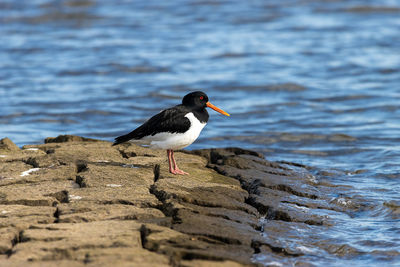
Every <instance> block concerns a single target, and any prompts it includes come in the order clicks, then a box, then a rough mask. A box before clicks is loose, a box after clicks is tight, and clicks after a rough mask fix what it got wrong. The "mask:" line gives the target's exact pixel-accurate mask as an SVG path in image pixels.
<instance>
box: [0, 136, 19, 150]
mask: <svg viewBox="0 0 400 267" xmlns="http://www.w3.org/2000/svg"><path fill="white" fill-rule="evenodd" d="M2 150H6V151H7V150H9V151H18V150H20V148H19V147H18V146H17V145H16V144H14V143H13V142H12V141H11V140H10V139H8V138H7V137H6V138H3V139H1V140H0V151H2Z"/></svg>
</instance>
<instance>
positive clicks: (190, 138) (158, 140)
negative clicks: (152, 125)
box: [143, 112, 207, 149]
mask: <svg viewBox="0 0 400 267" xmlns="http://www.w3.org/2000/svg"><path fill="white" fill-rule="evenodd" d="M185 117H186V118H188V119H189V121H190V128H189V129H188V130H187V131H186V132H184V133H158V134H155V135H153V136H148V137H145V138H143V139H144V140H147V141H149V145H150V147H151V148H160V149H182V148H184V147H187V146H189V145H191V144H192V143H193V142H194V141H195V140H196V139H197V137H199V135H200V132H201V130H203V128H204V126H206V124H207V123H201V122H200V121H199V120H198V119H197V118H196V117H195V116H194V115H193V113H192V112H190V113H188V114H186V115H185Z"/></svg>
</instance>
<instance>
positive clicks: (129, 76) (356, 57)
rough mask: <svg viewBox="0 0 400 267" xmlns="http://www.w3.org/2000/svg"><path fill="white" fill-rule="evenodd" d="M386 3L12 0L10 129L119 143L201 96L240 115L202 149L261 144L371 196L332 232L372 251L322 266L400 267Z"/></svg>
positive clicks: (329, 234)
mask: <svg viewBox="0 0 400 267" xmlns="http://www.w3.org/2000/svg"><path fill="white" fill-rule="evenodd" d="M378 2H379V3H378ZM378 2H377V1H356V0H354V1H344V0H342V1H341V0H337V1H319V0H314V1H312V0H291V1H289V0H286V1H233V0H231V1H225V0H224V1H201V0H198V1H100V0H99V1H94V0H92V1H91V0H76V1H50V0H42V1H40V0H35V1H33V0H32V1H14V0H3V1H1V2H0V34H1V40H2V41H1V42H0V97H1V98H0V111H1V112H0V137H5V136H7V137H9V138H11V139H12V140H13V141H14V142H16V143H17V144H18V145H24V144H31V143H41V142H43V139H44V138H45V137H48V136H57V135H59V134H75V135H83V136H88V137H95V138H101V139H105V140H109V141H111V140H112V139H113V137H115V136H117V135H119V134H122V133H126V132H127V131H130V130H131V129H133V128H135V127H136V126H138V125H139V124H140V123H141V122H143V121H144V120H145V119H146V118H148V117H149V116H151V115H152V114H154V113H156V112H158V111H159V110H161V109H163V108H166V107H169V106H172V105H175V104H178V103H179V102H180V99H181V97H182V96H183V95H185V94H186V93H187V92H189V91H193V90H203V91H205V92H207V94H208V95H209V97H210V100H211V102H212V103H214V104H215V105H217V106H219V107H221V108H223V109H224V110H226V111H228V112H229V113H231V115H232V116H231V117H229V118H228V117H224V116H221V115H220V114H218V113H215V112H214V111H212V110H210V112H209V113H210V121H209V123H208V125H207V127H206V128H205V129H204V131H203V132H202V134H201V137H200V138H199V139H198V141H197V142H196V143H195V144H193V145H192V146H191V147H189V149H196V148H208V147H225V146H240V147H244V148H249V149H255V150H258V151H261V152H264V153H265V155H266V157H267V158H268V159H270V160H286V161H292V162H298V163H303V164H307V165H309V166H312V167H313V168H314V172H315V174H317V175H324V176H325V178H326V179H329V181H330V182H332V183H337V184H345V185H350V186H352V187H353V188H354V189H353V190H352V191H350V192H352V193H351V194H353V195H354V196H362V198H364V199H365V202H366V203H365V205H366V206H367V207H369V208H367V209H366V210H365V211H359V212H358V213H356V214H354V215H353V216H347V215H346V216H345V215H343V216H342V217H338V218H335V219H336V221H337V224H336V225H335V226H333V227H331V228H329V229H327V230H326V231H325V232H323V233H321V235H324V236H326V238H327V239H329V238H330V239H337V240H338V242H339V243H343V244H348V245H350V246H351V247H352V248H354V249H356V250H357V251H358V252H360V253H356V254H354V253H353V254H351V253H350V254H349V255H347V256H346V257H335V256H334V255H331V254H329V253H326V254H324V252H321V251H318V253H316V254H317V255H312V256H310V262H312V263H314V264H317V265H319V264H324V263H329V264H330V265H335V264H337V265H338V266H344V265H345V264H349V263H351V264H353V265H354V266H367V265H375V264H378V263H379V264H380V265H394V264H396V263H397V262H399V260H400V258H399V254H400V221H399V219H400V218H399V216H400V197H399V191H400V167H399V166H400V146H399V145H398V144H399V141H400V137H399V132H400V121H399V118H400V117H399V116H400V104H399V99H400V1H398V0H392V1H391V0H386V1H378ZM340 193H341V192H338V195H340ZM353 195H348V196H347V197H349V198H351V197H353ZM309 254H313V253H309ZM314 254H315V253H314ZM258 259H259V260H260V261H261V262H262V261H263V260H265V262H268V259H263V258H262V257H259V258H258Z"/></svg>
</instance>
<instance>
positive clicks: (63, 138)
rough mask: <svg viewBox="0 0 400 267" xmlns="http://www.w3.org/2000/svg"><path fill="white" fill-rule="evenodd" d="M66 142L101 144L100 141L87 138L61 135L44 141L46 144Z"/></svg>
mask: <svg viewBox="0 0 400 267" xmlns="http://www.w3.org/2000/svg"><path fill="white" fill-rule="evenodd" d="M65 142H100V140H96V139H92V138H86V137H81V136H76V135H59V136H57V137H47V138H46V139H45V140H44V143H45V144H48V143H65Z"/></svg>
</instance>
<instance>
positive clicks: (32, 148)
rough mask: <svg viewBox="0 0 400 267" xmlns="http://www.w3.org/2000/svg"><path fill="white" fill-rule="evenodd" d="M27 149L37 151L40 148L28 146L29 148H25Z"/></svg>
mask: <svg viewBox="0 0 400 267" xmlns="http://www.w3.org/2000/svg"><path fill="white" fill-rule="evenodd" d="M25 150H29V151H37V150H39V148H36V147H31V148H27V149H25Z"/></svg>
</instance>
